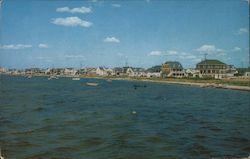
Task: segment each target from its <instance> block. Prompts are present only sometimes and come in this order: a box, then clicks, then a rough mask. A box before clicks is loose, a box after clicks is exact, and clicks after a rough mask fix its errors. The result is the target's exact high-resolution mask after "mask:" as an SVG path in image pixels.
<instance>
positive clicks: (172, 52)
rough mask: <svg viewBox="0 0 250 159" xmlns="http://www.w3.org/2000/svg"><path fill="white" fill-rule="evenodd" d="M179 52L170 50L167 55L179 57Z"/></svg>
mask: <svg viewBox="0 0 250 159" xmlns="http://www.w3.org/2000/svg"><path fill="white" fill-rule="evenodd" d="M177 54H178V51H174V50H168V51H167V53H166V55H177Z"/></svg>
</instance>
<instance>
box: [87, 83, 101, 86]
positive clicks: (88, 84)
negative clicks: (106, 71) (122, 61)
mask: <svg viewBox="0 0 250 159" xmlns="http://www.w3.org/2000/svg"><path fill="white" fill-rule="evenodd" d="M86 85H87V86H98V85H99V83H92V82H87V83H86Z"/></svg>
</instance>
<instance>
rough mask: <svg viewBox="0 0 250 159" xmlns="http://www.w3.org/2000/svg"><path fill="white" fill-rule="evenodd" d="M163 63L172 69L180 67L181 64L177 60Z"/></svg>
mask: <svg viewBox="0 0 250 159" xmlns="http://www.w3.org/2000/svg"><path fill="white" fill-rule="evenodd" d="M165 64H167V65H169V67H170V68H174V69H182V68H183V67H182V65H181V63H180V62H178V61H167V62H165Z"/></svg>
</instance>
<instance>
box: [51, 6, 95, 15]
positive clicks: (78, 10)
mask: <svg viewBox="0 0 250 159" xmlns="http://www.w3.org/2000/svg"><path fill="white" fill-rule="evenodd" d="M56 11H57V12H68V13H82V14H83V13H90V12H91V8H88V7H84V6H82V7H79V8H72V9H70V8H69V7H62V8H57V9H56Z"/></svg>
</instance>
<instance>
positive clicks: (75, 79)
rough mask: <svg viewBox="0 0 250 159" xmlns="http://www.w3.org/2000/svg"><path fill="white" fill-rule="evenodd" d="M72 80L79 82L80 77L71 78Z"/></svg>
mask: <svg viewBox="0 0 250 159" xmlns="http://www.w3.org/2000/svg"><path fill="white" fill-rule="evenodd" d="M72 80H73V81H79V80H80V77H73V78H72Z"/></svg>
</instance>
